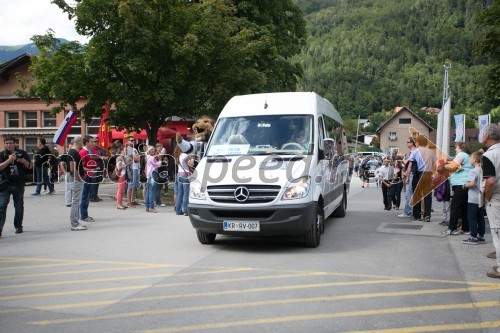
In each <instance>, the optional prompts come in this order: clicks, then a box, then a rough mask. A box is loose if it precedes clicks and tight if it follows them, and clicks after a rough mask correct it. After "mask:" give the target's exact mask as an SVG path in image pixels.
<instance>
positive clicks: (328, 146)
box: [323, 138, 335, 160]
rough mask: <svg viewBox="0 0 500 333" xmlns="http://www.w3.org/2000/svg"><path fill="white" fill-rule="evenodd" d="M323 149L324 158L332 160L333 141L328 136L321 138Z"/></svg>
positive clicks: (333, 153)
mask: <svg viewBox="0 0 500 333" xmlns="http://www.w3.org/2000/svg"><path fill="white" fill-rule="evenodd" d="M323 151H324V156H325V159H327V160H333V157H334V156H335V141H334V140H333V139H330V138H326V139H324V140H323Z"/></svg>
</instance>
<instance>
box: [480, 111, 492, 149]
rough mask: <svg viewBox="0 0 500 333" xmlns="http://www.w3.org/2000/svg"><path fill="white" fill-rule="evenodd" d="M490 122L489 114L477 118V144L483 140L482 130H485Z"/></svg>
mask: <svg viewBox="0 0 500 333" xmlns="http://www.w3.org/2000/svg"><path fill="white" fill-rule="evenodd" d="M490 122H491V116H490V115H489V114H483V115H481V116H479V117H478V123H479V125H478V128H479V135H478V137H477V140H478V141H479V142H481V140H482V139H483V133H484V129H485V128H486V126H488V125H489V124H490Z"/></svg>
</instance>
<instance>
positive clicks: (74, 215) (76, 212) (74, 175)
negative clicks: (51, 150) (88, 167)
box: [66, 136, 90, 231]
mask: <svg viewBox="0 0 500 333" xmlns="http://www.w3.org/2000/svg"><path fill="white" fill-rule="evenodd" d="M73 142H74V144H73V147H72V148H71V149H70V150H69V151H68V155H69V159H68V161H69V165H68V170H67V171H68V172H67V174H66V175H67V177H68V180H69V184H70V188H71V212H70V215H69V220H70V224H71V230H72V231H79V230H87V226H85V225H82V224H80V222H79V221H78V219H79V217H80V205H81V203H82V191H83V186H84V184H83V180H82V178H83V176H84V171H83V166H82V165H81V163H80V160H81V159H80V154H79V151H80V149H81V148H82V145H83V139H82V137H81V136H77V137H76V138H75V139H74V141H73ZM89 193H90V192H89Z"/></svg>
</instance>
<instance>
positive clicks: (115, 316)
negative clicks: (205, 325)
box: [30, 286, 500, 325]
mask: <svg viewBox="0 0 500 333" xmlns="http://www.w3.org/2000/svg"><path fill="white" fill-rule="evenodd" d="M496 289H497V290H500V286H498V288H496ZM469 290H470V289H467V288H455V289H429V290H415V291H398V292H385V293H366V294H351V295H337V296H322V297H306V298H288V299H275V300H267V301H258V302H244V303H226V304H217V305H206V306H194V307H184V308H172V309H161V310H149V311H135V312H124V313H116V314H110V315H103V316H94V317H88V318H82V317H78V318H66V319H59V320H42V321H35V322H30V324H34V325H51V324H63V323H72V322H84V321H94V320H109V319H124V318H131V317H142V316H147V315H149V316H151V315H160V314H169V313H182V312H193V311H206V310H220V309H234V308H244V307H259V306H267V305H278V304H292V303H312V302H331V301H338V300H350V299H366V298H382V297H399V296H419V295H431V294H444V293H464V292H468V291H469ZM474 290H475V291H488V290H494V288H493V287H474ZM499 306H500V304H499ZM37 309H40V310H46V308H44V307H42V308H37Z"/></svg>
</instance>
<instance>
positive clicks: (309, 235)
mask: <svg viewBox="0 0 500 333" xmlns="http://www.w3.org/2000/svg"><path fill="white" fill-rule="evenodd" d="M324 220H325V215H324V211H323V207H321V205H320V203H319V202H318V204H317V205H316V215H315V218H314V221H313V223H312V224H311V228H310V229H309V231H307V232H306V234H305V241H306V242H305V244H306V246H307V247H318V246H319V243H320V242H321V232H320V230H321V229H320V228H321V226H322V225H323V223H324Z"/></svg>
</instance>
